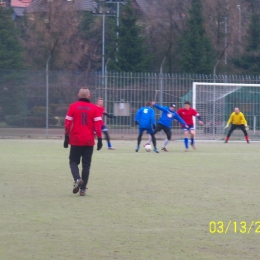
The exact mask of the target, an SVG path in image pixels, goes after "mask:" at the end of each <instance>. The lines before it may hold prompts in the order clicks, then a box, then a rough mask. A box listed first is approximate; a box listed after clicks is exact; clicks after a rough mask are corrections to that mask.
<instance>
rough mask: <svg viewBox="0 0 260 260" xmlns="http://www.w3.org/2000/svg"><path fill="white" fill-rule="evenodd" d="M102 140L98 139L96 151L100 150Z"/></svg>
mask: <svg viewBox="0 0 260 260" xmlns="http://www.w3.org/2000/svg"><path fill="white" fill-rule="evenodd" d="M102 146H103V144H102V138H98V143H97V150H98V151H99V150H100V149H101V148H102Z"/></svg>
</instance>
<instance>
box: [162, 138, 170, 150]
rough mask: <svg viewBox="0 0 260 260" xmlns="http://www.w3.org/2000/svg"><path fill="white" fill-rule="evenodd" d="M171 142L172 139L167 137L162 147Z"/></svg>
mask: <svg viewBox="0 0 260 260" xmlns="http://www.w3.org/2000/svg"><path fill="white" fill-rule="evenodd" d="M169 142H170V140H168V139H167V138H166V139H165V140H164V142H163V146H162V148H165V147H166V145H167V144H168V143H169Z"/></svg>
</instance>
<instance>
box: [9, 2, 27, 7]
mask: <svg viewBox="0 0 260 260" xmlns="http://www.w3.org/2000/svg"><path fill="white" fill-rule="evenodd" d="M31 2H32V0H11V6H12V7H28V6H29V5H30V4H31Z"/></svg>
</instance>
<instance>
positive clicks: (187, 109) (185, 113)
mask: <svg viewBox="0 0 260 260" xmlns="http://www.w3.org/2000/svg"><path fill="white" fill-rule="evenodd" d="M177 113H178V114H179V116H180V117H181V118H182V119H183V120H184V121H185V122H186V123H187V125H188V126H189V128H188V129H187V128H186V127H184V125H182V130H183V132H184V145H185V151H186V152H187V151H188V150H189V138H188V137H189V133H190V144H191V146H192V147H193V149H196V147H195V145H194V136H195V130H194V122H193V117H194V116H195V117H197V118H198V120H199V124H200V125H203V122H202V119H201V116H200V114H199V113H198V112H197V111H196V110H195V109H193V108H192V107H191V104H190V102H189V101H186V102H185V103H184V108H180V109H178V111H177Z"/></svg>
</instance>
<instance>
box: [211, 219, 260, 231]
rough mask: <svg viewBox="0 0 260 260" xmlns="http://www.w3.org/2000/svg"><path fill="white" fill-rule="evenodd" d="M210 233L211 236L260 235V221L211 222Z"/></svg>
mask: <svg viewBox="0 0 260 260" xmlns="http://www.w3.org/2000/svg"><path fill="white" fill-rule="evenodd" d="M209 232H210V233H211V234H227V233H228V232H229V233H231V232H232V233H241V234H250V233H255V234H260V220H257V221H254V220H252V221H249V222H247V221H232V220H230V221H228V222H227V221H226V222H225V221H211V222H209Z"/></svg>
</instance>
